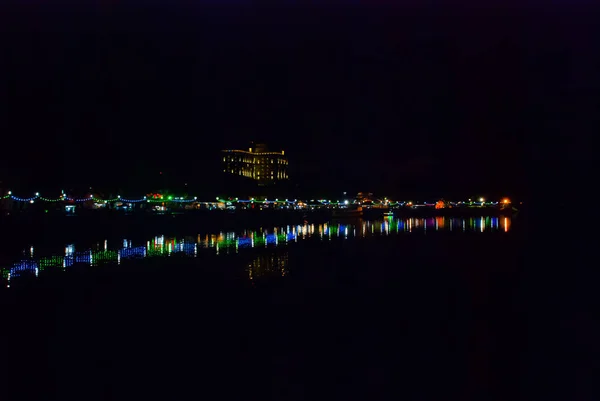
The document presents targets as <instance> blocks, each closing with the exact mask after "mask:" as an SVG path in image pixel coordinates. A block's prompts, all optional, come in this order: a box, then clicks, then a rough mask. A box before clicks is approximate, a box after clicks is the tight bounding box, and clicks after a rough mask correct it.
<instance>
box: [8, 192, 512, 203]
mask: <svg viewBox="0 0 600 401" xmlns="http://www.w3.org/2000/svg"><path fill="white" fill-rule="evenodd" d="M4 199H11V200H13V201H16V202H26V203H35V202H36V201H38V200H39V201H42V202H49V203H56V202H69V203H71V202H75V203H83V202H95V203H113V202H122V203H164V202H171V203H193V202H197V203H204V204H214V203H224V204H228V205H232V204H236V203H245V204H255V203H256V204H267V205H268V204H281V205H299V204H305V205H307V206H341V205H348V204H350V203H356V202H355V201H352V202H350V201H348V200H344V201H339V200H336V201H332V200H327V199H317V200H315V199H312V200H310V201H302V200H298V199H293V200H291V199H281V200H280V199H277V198H276V199H274V200H273V199H271V200H269V199H254V198H249V199H239V198H229V199H222V198H216V202H215V201H208V202H203V201H198V197H193V198H186V197H183V196H171V195H169V196H164V197H163V196H162V195H161V196H160V197H151V198H148V197H147V196H143V197H141V198H138V199H127V198H122V197H121V196H120V195H117V197H116V198H107V199H102V198H100V197H98V196H94V195H90V196H89V197H85V198H72V197H69V196H67V195H65V194H64V193H63V194H62V195H61V196H60V197H58V198H46V197H44V196H41V195H40V193H39V192H36V193H35V195H34V196H31V197H27V198H22V197H18V196H16V195H13V194H12V192H11V191H8V193H7V194H6V195H2V196H0V200H4ZM448 203H449V204H451V205H455V206H460V205H465V206H473V205H474V206H494V205H498V204H499V203H502V204H509V203H510V201H509V200H508V199H506V198H505V199H503V200H501V201H491V202H490V201H487V202H486V201H485V200H484V199H483V198H480V199H479V200H478V202H477V201H476V202H474V201H472V200H471V199H469V201H467V202H462V201H460V202H448ZM363 204H364V202H363ZM368 204H371V205H374V206H390V207H394V206H411V207H419V206H435V205H436V204H435V203H427V202H414V203H413V202H411V201H391V200H388V199H387V198H386V199H385V200H381V201H372V202H368Z"/></svg>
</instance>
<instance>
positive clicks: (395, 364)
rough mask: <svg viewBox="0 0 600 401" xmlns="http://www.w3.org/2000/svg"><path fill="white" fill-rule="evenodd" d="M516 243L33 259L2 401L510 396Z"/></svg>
mask: <svg viewBox="0 0 600 401" xmlns="http://www.w3.org/2000/svg"><path fill="white" fill-rule="evenodd" d="M115 231H118V227H115ZM173 234H176V233H173ZM86 241H87V240H86ZM54 242H55V241H54ZM524 244H525V235H524V230H523V229H522V227H521V225H520V224H519V219H518V218H513V219H510V218H498V217H479V218H467V219H460V218H452V219H451V218H448V217H446V218H428V219H414V218H413V219H386V220H379V221H362V220H357V221H342V222H330V223H329V224H310V223H306V224H302V225H293V226H280V227H263V228H262V229H256V230H244V229H239V230H235V231H229V232H207V233H199V234H198V235H196V236H193V237H190V236H187V237H178V236H177V235H167V233H165V235H164V236H162V235H161V236H152V237H149V238H123V239H121V240H119V241H108V240H106V241H105V240H104V239H101V238H98V240H97V241H96V242H94V243H85V241H82V243H65V244H64V246H61V247H60V248H56V247H55V246H48V247H45V246H44V244H31V245H30V246H28V247H27V248H25V249H23V250H19V253H20V255H19V257H18V258H15V259H14V260H13V262H11V263H8V264H6V266H4V268H3V270H2V272H3V275H2V277H3V280H4V281H3V284H2V290H1V292H0V294H1V297H2V298H1V299H2V312H3V317H2V321H3V327H2V334H1V336H2V337H1V339H2V344H3V347H2V350H3V351H2V352H3V356H4V359H5V360H6V363H5V364H3V365H2V369H3V371H1V372H0V373H1V376H2V380H3V381H4V382H3V383H2V384H3V386H2V390H1V391H2V392H3V393H4V394H3V396H4V397H3V399H10V400H43V399H52V400H54V399H56V400H96V399H123V400H131V399H162V400H168V399H173V400H182V399H202V398H207V399H240V400H241V399H257V400H268V399H273V400H304V399H334V400H338V399H339V400H349V399H360V400H378V399H410V400H450V399H462V400H467V399H473V400H482V399H511V398H513V399H514V394H515V393H516V391H517V390H518V385H519V362H520V361H519V357H518V356H519V352H518V350H519V349H520V348H519V347H520V344H519V341H518V339H519V327H520V322H519V319H518V313H517V311H516V309H515V308H516V305H515V302H514V299H513V296H514V292H515V287H516V285H517V276H518V272H519V268H520V263H521V262H520V257H521V252H522V250H523V247H524ZM12 252H14V250H7V252H6V253H11V254H12Z"/></svg>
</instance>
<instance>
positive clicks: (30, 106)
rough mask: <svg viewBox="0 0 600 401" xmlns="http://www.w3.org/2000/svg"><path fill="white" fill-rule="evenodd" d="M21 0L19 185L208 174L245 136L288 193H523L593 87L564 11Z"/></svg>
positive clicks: (7, 157)
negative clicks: (259, 145) (275, 165)
mask: <svg viewBox="0 0 600 401" xmlns="http://www.w3.org/2000/svg"><path fill="white" fill-rule="evenodd" d="M24 3H26V2H21V6H19V7H17V6H14V5H13V6H4V8H3V10H2V12H1V13H0V15H2V16H1V17H0V18H1V23H0V27H1V28H0V30H1V31H2V35H1V39H0V66H1V67H0V68H1V72H2V73H1V77H0V93H1V95H0V96H1V98H0V99H1V100H0V102H2V104H3V106H2V111H1V113H2V118H0V132H2V147H1V148H2V156H1V157H0V181H3V182H4V184H0V187H3V186H4V187H8V186H10V187H11V188H22V189H23V191H25V190H33V188H39V190H47V191H57V190H60V188H62V187H63V186H69V187H79V186H87V185H90V186H95V187H111V188H113V187H114V188H124V187H125V188H130V189H131V190H132V191H133V190H134V189H136V190H137V189H138V188H139V190H140V191H142V190H143V189H144V188H149V187H156V186H157V185H159V181H157V180H158V179H159V177H160V176H159V172H161V171H162V172H163V173H164V175H166V176H168V177H169V179H170V182H171V183H178V184H181V183H182V182H189V183H190V186H192V187H194V188H200V187H201V188H210V187H211V186H213V185H215V182H216V181H218V180H220V177H221V176H220V175H219V174H218V172H219V165H218V162H219V154H218V152H219V150H221V149H223V148H234V149H235V148H238V149H240V148H242V149H243V148H247V147H248V143H249V142H250V141H252V140H255V141H265V142H267V143H268V144H269V145H270V147H271V148H272V149H275V150H278V149H285V151H286V154H287V155H289V158H290V175H291V177H292V179H293V181H294V183H296V184H297V185H299V187H300V188H309V187H311V188H331V189H334V190H340V191H341V190H347V191H358V190H366V191H375V192H380V193H389V194H393V195H396V194H397V195H399V196H400V195H405V196H421V195H422V196H430V195H431V196H470V195H474V194H489V195H490V196H503V195H512V196H524V193H525V192H526V191H527V188H528V183H529V181H528V180H530V179H531V177H530V171H531V167H530V165H531V164H534V163H535V155H536V152H539V151H540V149H541V148H546V147H548V146H554V147H555V148H556V149H561V148H564V146H567V147H568V146H570V145H569V144H571V143H575V142H577V141H578V140H577V137H578V135H580V134H582V133H584V132H586V131H589V129H590V128H589V127H590V125H589V123H590V121H591V120H590V117H589V115H591V113H592V112H593V110H590V109H589V107H588V109H585V107H584V106H583V104H584V102H586V101H588V100H589V99H591V98H592V97H593V96H594V93H597V91H598V82H599V81H598V78H597V76H596V75H597V71H598V69H597V67H598V52H597V51H594V45H593V44H594V43H597V41H595V39H594V38H598V31H599V28H598V27H597V26H596V25H597V24H595V22H596V21H595V20H594V19H593V18H592V17H591V16H590V17H588V18H585V17H584V16H583V14H582V13H581V10H580V9H578V10H574V9H575V7H572V9H570V10H567V9H566V8H565V7H559V6H555V7H552V8H549V7H548V8H546V9H544V10H543V11H542V10H541V9H537V8H535V7H529V8H525V7H522V8H515V7H508V6H506V7H503V8H501V7H491V5H490V7H487V8H483V7H479V8H471V9H468V8H466V7H458V6H449V5H448V6H443V7H442V6H440V5H437V6H435V7H434V6H430V7H425V6H420V7H416V6H412V5H409V4H408V3H406V4H405V5H403V6H399V5H396V6H389V5H382V4H379V3H378V4H372V5H370V6H365V5H361V6H358V5H350V2H348V4H346V5H338V6H318V7H317V6H310V7H308V6H302V7H301V6H297V5H292V4H293V3H291V2H281V3H280V4H279V6H278V7H258V6H255V5H254V6H251V5H249V3H248V2H245V3H235V4H234V2H227V3H226V4H224V5H221V6H218V7H217V6H214V5H210V4H209V3H203V4H202V5H199V4H200V3H201V2H195V5H194V6H190V5H184V3H183V2H177V1H175V2H164V3H165V4H166V3H171V4H170V5H156V4H158V2H155V4H154V5H153V6H148V5H147V4H146V5H145V6H141V5H134V4H125V3H123V2H118V1H112V2H110V1H106V2H96V3H95V5H93V6H92V5H86V6H78V7H77V8H74V7H66V6H60V7H59V6H51V5H46V6H42V5H39V4H36V3H35V2H30V3H29V4H24ZM90 4H91V2H90ZM596 50H597V49H596ZM586 104H587V103H586ZM582 113H589V114H585V118H586V120H585V123H584V122H583V121H584V119H582V118H581V116H582V115H583V114H582ZM557 135H558V139H552V138H555V137H556V136H557ZM537 138H542V139H543V140H544V141H547V142H548V145H547V144H546V142H539V141H538V140H537ZM577 146H578V147H573V149H576V150H568V151H567V152H571V154H572V157H574V158H580V157H586V156H585V155H584V156H582V153H581V152H583V153H585V150H586V149H589V148H588V147H586V146H583V145H577ZM587 157H589V156H587Z"/></svg>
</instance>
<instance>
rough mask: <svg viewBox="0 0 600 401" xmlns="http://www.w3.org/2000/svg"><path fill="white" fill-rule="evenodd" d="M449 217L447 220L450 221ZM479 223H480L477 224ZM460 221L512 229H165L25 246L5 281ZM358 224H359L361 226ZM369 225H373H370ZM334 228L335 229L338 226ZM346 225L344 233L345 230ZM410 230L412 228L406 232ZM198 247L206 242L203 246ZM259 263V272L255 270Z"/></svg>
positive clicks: (398, 224)
mask: <svg viewBox="0 0 600 401" xmlns="http://www.w3.org/2000/svg"><path fill="white" fill-rule="evenodd" d="M446 219H447V220H448V224H446ZM477 223H479V227H477ZM455 225H462V231H463V232H464V231H472V232H479V233H483V232H484V231H485V232H508V231H509V230H510V225H511V219H510V218H509V217H503V218H501V219H499V218H497V217H492V218H485V217H483V216H482V217H480V219H479V220H478V221H477V220H475V219H473V218H469V222H468V224H467V219H466V218H445V217H436V218H434V219H433V221H432V222H431V223H430V224H428V222H427V220H426V219H423V218H414V217H413V218H404V219H402V218H388V219H385V221H375V222H372V221H359V222H358V224H356V223H348V224H337V225H331V224H328V223H324V224H310V225H308V224H306V223H305V224H304V225H291V226H290V225H288V226H283V227H274V228H271V229H263V228H261V229H259V230H258V231H250V230H241V231H239V232H234V231H230V232H227V233H224V232H220V233H219V234H210V233H207V234H203V235H200V234H198V235H197V236H194V237H187V238H174V237H165V236H164V235H161V236H155V237H154V238H153V239H152V240H150V241H146V245H145V246H136V247H134V246H132V241H131V240H123V241H122V242H121V244H122V245H123V246H122V248H121V249H111V248H110V246H109V244H108V240H104V242H103V243H98V244H96V246H95V249H86V250H83V251H76V248H75V245H74V244H68V245H66V246H65V248H64V255H55V256H48V257H41V258H40V257H39V256H40V255H37V252H36V255H37V258H34V257H33V256H32V255H33V248H34V247H33V246H31V247H30V248H26V250H25V251H24V252H23V255H28V256H29V257H28V258H26V259H24V260H21V261H18V262H15V263H13V264H12V266H10V267H5V268H2V269H1V271H2V276H1V277H2V279H3V280H4V281H5V283H6V286H10V281H11V279H14V278H15V277H19V276H22V275H23V274H31V275H35V276H36V277H37V276H40V275H43V274H44V271H45V270H48V269H54V268H59V269H65V268H68V267H71V266H73V265H74V264H85V265H89V266H98V265H102V264H105V263H116V264H117V265H121V264H122V262H123V261H124V260H127V259H139V258H147V257H155V256H169V255H173V254H184V255H187V256H189V257H198V254H199V252H200V251H202V250H203V252H210V251H211V250H214V251H213V252H214V253H215V254H217V255H219V254H222V253H229V252H230V251H231V252H232V251H233V249H235V252H236V253H241V252H243V251H244V250H245V249H248V248H255V247H257V246H258V247H260V246H261V245H262V246H263V247H264V248H280V247H285V246H287V245H288V244H289V243H292V242H294V243H295V242H298V240H299V239H301V240H305V239H307V238H321V239H322V238H323V236H327V238H328V239H329V240H332V238H336V240H337V238H338V237H339V238H340V240H346V239H352V238H364V237H370V236H377V235H388V236H389V235H391V234H392V235H393V234H395V233H400V234H398V235H403V234H402V233H412V232H413V231H418V230H419V229H420V230H422V231H423V232H424V231H425V230H426V229H427V228H428V227H433V226H435V231H440V232H441V231H446V230H448V231H452V230H453V228H454V227H455ZM357 228H360V229H359V230H357ZM369 228H370V229H369ZM334 231H335V232H334ZM342 231H343V235H342ZM404 235H407V234H404ZM198 248H201V250H199V249H198ZM256 271H257V270H256V269H254V273H253V274H255V275H256Z"/></svg>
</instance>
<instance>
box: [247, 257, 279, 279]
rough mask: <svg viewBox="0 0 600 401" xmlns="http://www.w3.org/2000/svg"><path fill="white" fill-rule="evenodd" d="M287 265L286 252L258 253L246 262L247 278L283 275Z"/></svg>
mask: <svg viewBox="0 0 600 401" xmlns="http://www.w3.org/2000/svg"><path fill="white" fill-rule="evenodd" d="M287 266H288V253H287V252H282V253H273V254H267V255H259V256H257V257H256V258H255V259H254V260H253V261H252V262H250V263H249V264H248V268H247V271H248V278H249V279H250V280H254V279H257V278H260V277H265V276H285V275H286V274H287V272H288V270H287Z"/></svg>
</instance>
